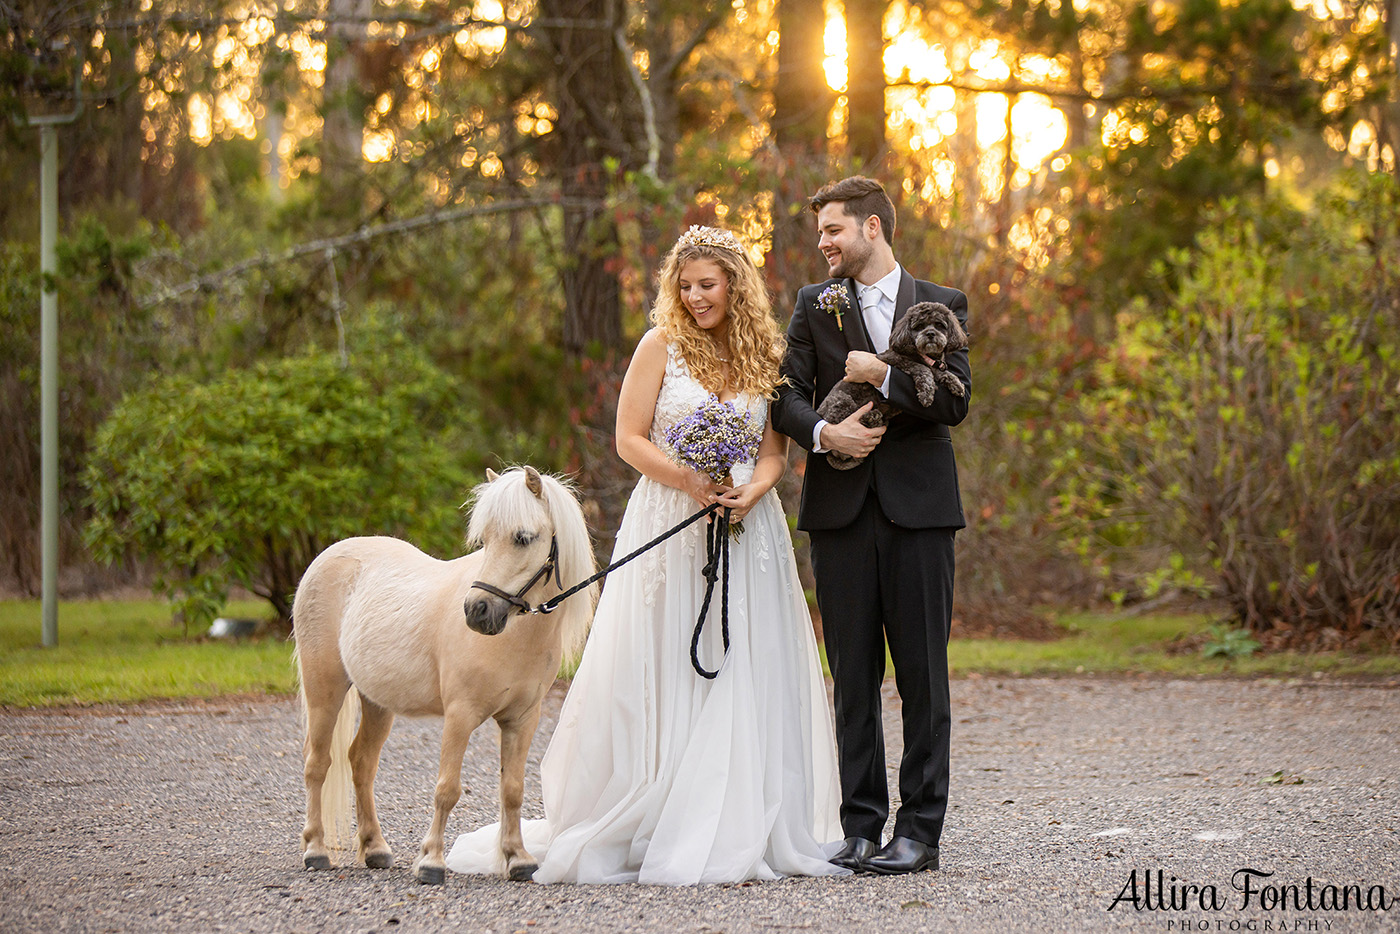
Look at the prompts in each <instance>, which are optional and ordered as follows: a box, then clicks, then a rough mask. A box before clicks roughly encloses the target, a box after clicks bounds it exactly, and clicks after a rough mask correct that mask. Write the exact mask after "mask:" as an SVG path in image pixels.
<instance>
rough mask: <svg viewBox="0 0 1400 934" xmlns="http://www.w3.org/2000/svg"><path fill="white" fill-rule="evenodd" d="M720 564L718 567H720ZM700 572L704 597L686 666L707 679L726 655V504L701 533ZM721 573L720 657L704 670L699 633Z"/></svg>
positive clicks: (727, 627)
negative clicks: (702, 560)
mask: <svg viewBox="0 0 1400 934" xmlns="http://www.w3.org/2000/svg"><path fill="white" fill-rule="evenodd" d="M721 566H722V568H721ZM700 573H701V574H703V575H704V576H705V600H704V602H702V603H701V604H700V618H699V619H698V620H696V621H695V634H694V635H692V636H691V637H690V667H692V668H694V669H695V673H696V674H697V675H699V676H700V677H702V678H706V679H708V680H710V681H713V680H714V679H715V676H716V675H718V674H719V670H720V668H723V667H724V659H725V658H728V657H729V509H728V508H726V509H725V510H724V512H723V514H721V515H720V517H719V518H718V519H716V520H715V521H714V522H711V523H710V528H709V530H708V531H707V532H706V533H705V567H704V568H702V569H701V571H700ZM721 573H723V575H724V583H723V584H722V585H721V589H720V603H719V611H720V616H719V619H720V626H719V632H720V635H721V636H722V637H723V638H724V658H721V659H720V660H719V665H718V666H717V667H716V668H715V670H714V671H706V670H705V666H703V665H701V664H700V633H701V632H703V631H704V629H705V616H706V614H708V613H709V611H710V597H711V596H712V595H713V594H714V592H715V581H716V580H717V579H718V578H719V577H720V575H721Z"/></svg>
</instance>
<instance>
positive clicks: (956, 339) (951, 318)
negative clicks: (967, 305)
mask: <svg viewBox="0 0 1400 934" xmlns="http://www.w3.org/2000/svg"><path fill="white" fill-rule="evenodd" d="M967 345H968V339H967V332H966V331H964V330H963V326H962V324H961V323H959V322H958V316H957V315H955V314H953V313H952V312H951V311H949V312H948V349H949V350H966V349H967Z"/></svg>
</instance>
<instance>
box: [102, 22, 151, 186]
mask: <svg viewBox="0 0 1400 934" xmlns="http://www.w3.org/2000/svg"><path fill="white" fill-rule="evenodd" d="M138 9H139V4H138V3H124V4H122V5H121V6H120V7H118V9H117V10H115V11H114V15H115V16H116V17H117V18H119V19H123V20H134V19H136V18H137V13H136V11H137V10H138ZM105 41H106V43H107V45H108V48H109V49H110V50H111V55H112V64H111V72H110V78H109V85H108V86H109V91H108V93H110V94H111V95H113V100H112V104H111V106H112V109H113V116H114V118H115V121H116V127H115V128H114V129H115V133H114V135H113V138H112V143H111V149H110V150H109V151H108V172H107V182H108V184H109V185H111V187H112V189H113V190H115V191H116V192H118V193H120V194H121V195H123V196H124V197H126V198H127V199H129V200H130V201H131V203H132V204H134V205H136V206H137V207H138V209H143V208H144V207H145V206H144V205H143V203H142V198H143V195H144V191H145V186H144V185H143V179H144V175H145V165H144V163H143V162H142V161H141V149H142V147H143V145H144V144H145V140H146V134H145V131H144V130H143V129H142V127H141V120H142V118H143V117H144V116H145V113H146V108H145V106H144V105H143V103H142V94H141V76H140V75H139V74H138V73H137V70H136V67H137V66H136V46H137V44H138V43H139V42H140V33H139V32H138V31H137V30H136V29H135V28H134V27H124V28H121V29H116V30H112V31H111V32H110V33H108V34H107V37H106V40H105Z"/></svg>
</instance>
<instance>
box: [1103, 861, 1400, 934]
mask: <svg viewBox="0 0 1400 934" xmlns="http://www.w3.org/2000/svg"><path fill="white" fill-rule="evenodd" d="M1392 890H1393V887H1392ZM1397 903H1400V898H1397V897H1396V896H1394V895H1391V894H1390V893H1389V892H1387V891H1386V889H1385V886H1384V885H1382V884H1380V883H1370V882H1366V881H1364V880H1363V881H1358V882H1322V881H1318V880H1317V879H1314V878H1313V877H1312V876H1308V877H1306V878H1304V879H1303V880H1302V881H1296V880H1284V879H1276V878H1274V873H1273V872H1272V871H1265V870H1262V869H1252V868H1249V867H1244V868H1242V869H1237V870H1235V871H1234V872H1233V873H1232V874H1231V875H1230V879H1229V882H1228V884H1225V885H1219V884H1216V883H1213V882H1191V881H1188V880H1186V879H1182V878H1178V877H1177V876H1174V875H1169V874H1168V873H1167V872H1166V871H1165V870H1162V869H1157V870H1137V869H1134V870H1132V871H1131V872H1130V873H1129V874H1128V878H1127V880H1126V881H1125V882H1124V883H1123V887H1122V888H1121V889H1120V890H1119V892H1118V894H1117V895H1116V896H1114V898H1113V901H1111V902H1110V903H1109V905H1108V910H1109V911H1119V910H1132V911H1153V912H1181V913H1192V914H1197V913H1202V912H1208V913H1212V914H1220V913H1222V912H1243V911H1248V912H1254V913H1258V912H1268V913H1270V916H1269V917H1265V918H1262V919H1259V918H1251V919H1248V920H1242V919H1233V920H1221V919H1204V918H1195V919H1172V920H1169V921H1167V922H1166V924H1167V928H1166V929H1167V930H1169V931H1215V930H1217V929H1219V930H1222V931H1224V930H1228V931H1328V930H1331V929H1332V922H1331V921H1330V920H1328V919H1326V918H1320V919H1318V918H1310V919H1306V920H1300V919H1297V918H1292V917H1284V916H1285V915H1290V916H1291V915H1298V914H1304V913H1306V914H1328V915H1333V916H1335V914H1336V913H1339V912H1388V911H1390V910H1391V909H1392V908H1394V907H1395V906H1396V904H1397ZM1398 913H1400V912H1398ZM1217 925H1220V927H1219V928H1217Z"/></svg>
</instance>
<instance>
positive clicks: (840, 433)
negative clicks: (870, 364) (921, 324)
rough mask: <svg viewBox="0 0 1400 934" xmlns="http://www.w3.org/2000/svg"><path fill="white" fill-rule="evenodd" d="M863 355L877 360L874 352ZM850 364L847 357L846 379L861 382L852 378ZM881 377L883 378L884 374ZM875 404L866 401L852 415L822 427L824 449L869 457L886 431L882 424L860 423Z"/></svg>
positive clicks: (877, 363)
mask: <svg viewBox="0 0 1400 934" xmlns="http://www.w3.org/2000/svg"><path fill="white" fill-rule="evenodd" d="M851 356H852V357H854V356H856V354H855V353H852V354H851ZM863 356H866V357H870V358H871V359H872V360H875V355H874V354H863ZM875 363H876V365H877V366H879V367H880V368H881V369H883V368H884V366H885V365H884V364H883V363H881V362H880V361H879V360H875ZM850 366H851V362H850V358H847V360H846V379H847V380H848V381H850V382H860V380H852V379H851V377H850V372H851V371H850ZM881 378H883V375H882V377H881ZM874 404H875V403H873V402H867V403H865V405H863V406H861V407H860V408H858V409H856V410H855V411H854V412H852V413H851V414H850V415H847V416H846V418H845V419H844V420H842V421H839V422H837V423H836V424H834V425H833V424H831V423H830V422H827V423H826V425H824V426H823V427H822V449H823V450H826V451H838V452H840V453H842V454H845V455H847V456H848V457H869V456H870V452H871V451H873V450H875V446H876V445H877V444H879V443H880V437H881V436H882V435H884V433H885V426H884V425H881V426H880V427H879V428H866V427H865V426H864V425H862V424H861V423H860V420H861V418H862V417H863V416H864V415H865V413H866V412H869V411H870V408H871V406H873V405H874Z"/></svg>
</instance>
